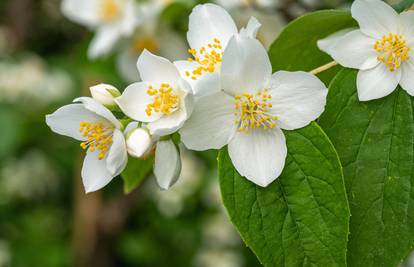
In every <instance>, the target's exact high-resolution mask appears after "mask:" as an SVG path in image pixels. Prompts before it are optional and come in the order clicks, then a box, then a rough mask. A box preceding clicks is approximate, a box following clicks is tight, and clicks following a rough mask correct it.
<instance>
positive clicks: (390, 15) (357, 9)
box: [351, 0, 399, 39]
mask: <svg viewBox="0 0 414 267" xmlns="http://www.w3.org/2000/svg"><path fill="white" fill-rule="evenodd" d="M351 13H352V17H353V18H354V19H355V20H356V21H358V24H359V26H360V28H361V31H362V32H363V33H365V34H367V35H369V36H372V37H375V38H377V39H380V38H382V36H383V35H388V34H389V33H397V32H398V30H399V25H398V24H399V21H398V20H399V19H398V14H397V12H395V10H394V9H393V8H392V7H391V6H389V5H388V4H386V3H385V2H383V1H380V0H356V1H355V2H354V3H353V4H352V7H351Z"/></svg>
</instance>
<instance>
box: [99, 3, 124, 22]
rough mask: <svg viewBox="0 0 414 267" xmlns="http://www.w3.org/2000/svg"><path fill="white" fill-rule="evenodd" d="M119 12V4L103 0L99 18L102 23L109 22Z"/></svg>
mask: <svg viewBox="0 0 414 267" xmlns="http://www.w3.org/2000/svg"><path fill="white" fill-rule="evenodd" d="M119 12H120V7H119V4H118V3H117V2H116V0H104V1H103V4H102V9H101V17H102V20H103V21H111V20H113V19H115V18H116V17H117V16H118V15H119Z"/></svg>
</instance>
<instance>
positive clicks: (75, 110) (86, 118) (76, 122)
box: [46, 97, 128, 193]
mask: <svg viewBox="0 0 414 267" xmlns="http://www.w3.org/2000/svg"><path fill="white" fill-rule="evenodd" d="M74 101H75V102H80V103H74V104H69V105H66V106H63V107H61V108H59V109H58V110H57V111H56V112H55V113H53V114H51V115H47V116H46V123H47V125H49V127H50V128H51V129H52V131H54V132H56V133H58V134H62V135H66V136H69V137H72V138H74V139H76V140H79V141H81V142H82V143H81V147H82V148H83V149H85V150H87V153H86V157H85V160H84V162H83V168H82V179H83V184H84V186H85V191H86V192H87V193H89V192H93V191H96V190H99V189H101V188H102V187H104V186H105V185H107V184H108V183H109V182H110V181H111V180H112V179H113V178H114V177H115V176H117V175H119V174H120V173H121V172H122V171H123V169H124V168H125V166H126V164H127V160H128V155H127V150H126V145H125V138H124V135H123V133H122V131H121V130H122V125H121V123H120V122H119V121H118V120H117V119H116V118H115V116H114V115H113V114H112V113H111V112H110V111H109V110H108V109H107V108H105V107H104V106H103V105H102V104H100V103H98V102H97V101H96V100H94V99H93V98H89V97H81V98H78V99H75V100H74Z"/></svg>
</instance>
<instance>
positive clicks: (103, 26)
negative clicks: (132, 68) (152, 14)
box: [62, 0, 143, 59]
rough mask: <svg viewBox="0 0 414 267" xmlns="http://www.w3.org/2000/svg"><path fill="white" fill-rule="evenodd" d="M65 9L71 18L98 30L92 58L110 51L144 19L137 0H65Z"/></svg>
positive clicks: (94, 39)
mask: <svg viewBox="0 0 414 267" xmlns="http://www.w3.org/2000/svg"><path fill="white" fill-rule="evenodd" d="M62 12H63V14H64V15H65V16H66V17H68V18H69V19H70V20H72V21H74V22H76V23H79V24H81V25H84V26H86V27H88V28H90V29H91V30H94V31H96V34H95V36H94V38H93V40H92V43H91V44H90V47H89V51H88V56H89V58H91V59H96V58H98V57H101V56H104V55H106V54H107V53H109V52H110V51H111V50H112V48H113V47H114V46H115V44H116V43H117V42H118V41H119V40H120V39H122V38H126V37H129V36H130V35H131V34H133V32H134V30H135V27H136V26H137V25H139V24H140V23H142V22H143V21H142V19H141V16H140V9H139V7H138V6H137V3H136V1H135V0H63V1H62Z"/></svg>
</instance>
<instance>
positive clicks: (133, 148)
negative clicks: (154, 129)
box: [125, 123, 155, 158]
mask: <svg viewBox="0 0 414 267" xmlns="http://www.w3.org/2000/svg"><path fill="white" fill-rule="evenodd" d="M131 124H132V123H131ZM134 124H135V123H134ZM128 127H129V126H128ZM128 127H127V128H128ZM125 132H126V146H127V150H128V154H129V155H131V156H132V157H135V158H145V157H146V156H147V155H148V154H149V153H150V152H151V150H152V148H153V146H154V141H155V140H154V138H153V137H152V136H151V135H150V133H149V132H148V130H147V129H145V128H141V127H138V125H136V126H135V127H133V128H132V129H130V130H126V131H125Z"/></svg>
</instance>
